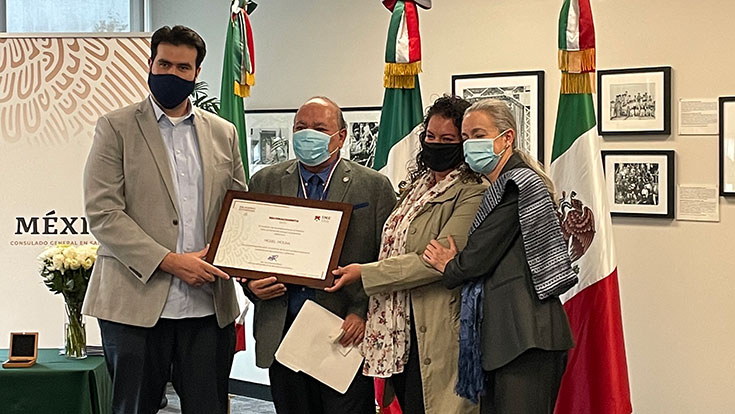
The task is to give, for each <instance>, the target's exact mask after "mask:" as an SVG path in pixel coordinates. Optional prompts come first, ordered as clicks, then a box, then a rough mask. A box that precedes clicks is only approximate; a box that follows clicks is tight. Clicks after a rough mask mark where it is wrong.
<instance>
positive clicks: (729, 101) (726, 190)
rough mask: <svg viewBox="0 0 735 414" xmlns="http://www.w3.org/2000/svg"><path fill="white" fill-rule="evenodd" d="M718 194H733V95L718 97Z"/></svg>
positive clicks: (734, 186)
mask: <svg viewBox="0 0 735 414" xmlns="http://www.w3.org/2000/svg"><path fill="white" fill-rule="evenodd" d="M719 106H720V109H719V115H720V126H719V128H720V195H721V196H735V96H723V97H720V102H719Z"/></svg>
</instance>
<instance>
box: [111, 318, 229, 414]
mask: <svg viewBox="0 0 735 414" xmlns="http://www.w3.org/2000/svg"><path fill="white" fill-rule="evenodd" d="M99 325H100V331H101V333H102V345H103V347H104V352H105V362H106V363H107V369H108V370H109V371H110V375H111V376H112V386H113V397H112V400H113V401H112V405H113V410H114V412H115V413H116V414H123V413H125V414H127V413H130V414H133V413H135V414H138V413H140V414H147V413H155V412H157V411H158V407H159V405H160V404H161V397H162V396H163V394H164V392H165V388H166V383H167V382H168V381H169V379H171V380H172V383H173V386H174V389H175V390H176V393H177V394H178V395H179V398H180V400H181V410H182V412H183V413H226V412H227V406H228V396H227V391H228V385H229V377H230V368H231V366H232V359H233V356H234V351H235V327H234V323H233V324H230V325H228V326H226V327H225V328H222V329H220V328H219V327H218V326H217V319H216V317H215V316H214V315H212V316H206V317H203V318H186V319H160V320H159V321H158V323H156V325H155V326H153V327H152V328H141V327H138V326H131V325H125V324H120V323H116V322H110V321H104V320H100V321H99Z"/></svg>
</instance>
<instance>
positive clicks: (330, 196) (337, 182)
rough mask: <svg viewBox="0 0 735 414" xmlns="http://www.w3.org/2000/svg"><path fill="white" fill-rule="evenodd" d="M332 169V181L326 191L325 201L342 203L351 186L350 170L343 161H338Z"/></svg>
mask: <svg viewBox="0 0 735 414" xmlns="http://www.w3.org/2000/svg"><path fill="white" fill-rule="evenodd" d="M334 168H335V170H334V173H333V174H332V180H331V181H330V182H329V188H328V189H327V191H328V193H327V200H328V201H338V202H342V201H343V200H344V198H345V195H346V194H347V190H348V189H349V188H350V185H351V184H352V178H353V177H352V168H351V167H350V166H349V165H348V164H347V163H346V162H345V161H344V160H339V162H338V163H337V165H336V166H335V167H334Z"/></svg>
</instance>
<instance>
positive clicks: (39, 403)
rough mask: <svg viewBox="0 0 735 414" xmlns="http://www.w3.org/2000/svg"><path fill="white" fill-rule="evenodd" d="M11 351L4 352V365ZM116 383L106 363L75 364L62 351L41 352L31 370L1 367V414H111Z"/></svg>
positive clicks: (100, 359) (0, 352) (84, 361)
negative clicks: (62, 354)
mask: <svg viewBox="0 0 735 414" xmlns="http://www.w3.org/2000/svg"><path fill="white" fill-rule="evenodd" d="M6 359H8V350H7V349H0V362H2V361H5V360H6ZM111 412H112V382H111V381H110V375H109V373H108V372H107V366H106V365H105V359H104V358H103V357H100V356H90V357H87V358H86V359H81V360H72V359H66V358H65V357H63V356H60V355H59V350H58V349H39V350H38V360H37V361H36V364H35V365H34V366H32V367H30V368H2V367H0V413H3V414H11V413H19V414H20V413H23V414H27V413H33V414H45V413H49V414H51V413H53V414H57V413H68V414H108V413H111Z"/></svg>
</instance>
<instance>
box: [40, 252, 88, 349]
mask: <svg viewBox="0 0 735 414" xmlns="http://www.w3.org/2000/svg"><path fill="white" fill-rule="evenodd" d="M38 260H39V261H40V262H41V269H40V272H41V277H42V278H43V281H44V283H45V284H46V286H47V287H48V288H49V290H50V291H51V292H53V293H54V294H55V295H58V294H61V295H62V296H64V302H65V304H66V315H67V316H68V319H69V322H68V325H67V329H66V338H65V348H66V349H65V351H66V356H67V357H71V358H84V357H85V356H86V333H85V331H84V325H83V323H82V302H84V295H85V293H86V292H87V284H88V283H89V277H90V276H91V274H92V266H94V262H95V261H96V260H97V245H94V244H83V245H80V246H72V245H69V244H57V245H54V246H52V247H49V248H48V249H46V250H44V251H43V253H41V254H40V255H39V256H38Z"/></svg>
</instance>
